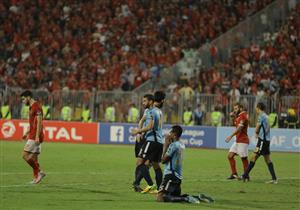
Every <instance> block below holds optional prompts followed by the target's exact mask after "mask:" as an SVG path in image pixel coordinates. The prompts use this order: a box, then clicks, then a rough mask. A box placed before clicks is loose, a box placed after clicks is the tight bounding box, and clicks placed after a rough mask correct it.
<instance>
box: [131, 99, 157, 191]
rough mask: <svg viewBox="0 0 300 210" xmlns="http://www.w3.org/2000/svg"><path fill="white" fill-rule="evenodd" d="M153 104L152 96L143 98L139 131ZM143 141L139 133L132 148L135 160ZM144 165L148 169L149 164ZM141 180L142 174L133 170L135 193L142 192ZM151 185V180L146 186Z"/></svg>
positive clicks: (143, 138)
mask: <svg viewBox="0 0 300 210" xmlns="http://www.w3.org/2000/svg"><path fill="white" fill-rule="evenodd" d="M153 103H154V96H153V95H152V94H146V95H145V96H144V97H143V106H144V108H145V111H144V114H143V117H142V118H141V119H140V121H139V124H138V128H139V129H142V128H143V127H145V126H146V124H145V122H146V117H147V116H148V115H149V111H150V110H151V109H152V108H153ZM145 141H146V140H145V133H141V134H137V135H136V141H135V148H134V149H135V157H136V158H138V157H139V153H140V150H141V148H142V146H143V144H144V143H145ZM146 165H148V167H149V166H150V163H149V164H146ZM136 166H138V159H137V162H136ZM142 178H143V176H142V174H141V173H140V171H138V170H137V169H136V170H135V181H134V183H133V189H134V191H136V192H142V191H143V189H142V188H141V187H140V182H141V180H142ZM150 178H151V177H150ZM146 181H147V180H146ZM148 181H149V180H148ZM151 183H153V182H152V179H151V182H148V186H150V185H151Z"/></svg>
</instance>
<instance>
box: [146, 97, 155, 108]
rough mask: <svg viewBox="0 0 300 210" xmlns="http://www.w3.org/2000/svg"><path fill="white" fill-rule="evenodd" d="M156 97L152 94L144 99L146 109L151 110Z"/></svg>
mask: <svg viewBox="0 0 300 210" xmlns="http://www.w3.org/2000/svg"><path fill="white" fill-rule="evenodd" d="M153 102H154V96H153V95H152V94H146V95H144V97H143V106H144V108H145V109H147V108H150V107H151V106H152V105H153Z"/></svg>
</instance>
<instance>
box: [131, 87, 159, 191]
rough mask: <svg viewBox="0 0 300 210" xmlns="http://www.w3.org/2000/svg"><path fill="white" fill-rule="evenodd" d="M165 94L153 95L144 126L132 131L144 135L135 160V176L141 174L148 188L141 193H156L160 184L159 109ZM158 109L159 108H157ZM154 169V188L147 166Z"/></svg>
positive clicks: (157, 93) (134, 133) (156, 93)
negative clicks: (151, 106)
mask: <svg viewBox="0 0 300 210" xmlns="http://www.w3.org/2000/svg"><path fill="white" fill-rule="evenodd" d="M164 99H165V94H164V93H163V92H161V91H157V92H155V93H154V107H153V108H152V109H149V111H148V113H147V116H146V118H145V126H144V127H143V128H141V129H140V128H138V129H133V130H132V134H133V135H137V134H141V133H145V134H144V135H145V142H144V144H143V146H142V148H141V150H140V153H139V157H138V160H137V167H136V171H137V174H141V175H142V176H143V178H145V180H146V182H147V183H148V186H147V187H146V188H145V189H144V190H143V191H142V192H141V193H148V192H150V193H156V192H157V189H156V186H157V188H158V187H159V186H160V184H161V182H162V170H161V168H160V164H159V162H160V161H161V155H162V150H163V135H162V123H163V122H162V119H163V116H162V112H161V110H160V108H161V107H162V106H163V103H164ZM159 107H160V108H159ZM150 163H151V165H152V166H153V168H154V171H155V180H156V186H155V185H154V184H153V182H152V180H151V177H150V173H149V164H150ZM138 181H139V180H137V179H136V180H135V181H134V184H137V183H138Z"/></svg>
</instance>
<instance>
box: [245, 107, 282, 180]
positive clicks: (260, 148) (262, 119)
mask: <svg viewBox="0 0 300 210" xmlns="http://www.w3.org/2000/svg"><path fill="white" fill-rule="evenodd" d="M256 113H257V115H258V120H257V124H256V128H255V137H256V138H258V141H257V144H256V148H255V150H254V154H253V156H252V158H251V161H250V164H249V166H248V168H247V170H246V171H245V173H244V174H243V175H242V179H243V180H246V179H247V177H248V176H249V173H250V171H251V170H252V169H253V167H254V165H255V162H256V160H257V159H258V158H259V156H260V155H262V156H264V159H265V162H266V164H267V165H268V169H269V172H270V174H271V176H272V180H271V181H268V182H266V183H269V184H277V177H276V175H275V171H274V166H273V163H272V161H271V158H270V139H271V138H270V124H269V119H268V115H267V114H266V113H265V105H264V104H263V103H258V104H257V105H256Z"/></svg>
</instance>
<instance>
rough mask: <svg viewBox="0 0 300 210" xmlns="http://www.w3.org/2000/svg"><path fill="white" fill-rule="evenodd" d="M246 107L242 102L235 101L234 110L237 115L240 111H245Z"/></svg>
mask: <svg viewBox="0 0 300 210" xmlns="http://www.w3.org/2000/svg"><path fill="white" fill-rule="evenodd" d="M243 109H244V107H243V105H242V104H241V103H238V102H237V103H235V104H234V106H233V112H234V114H235V115H238V114H239V113H241V112H242V111H243Z"/></svg>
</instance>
